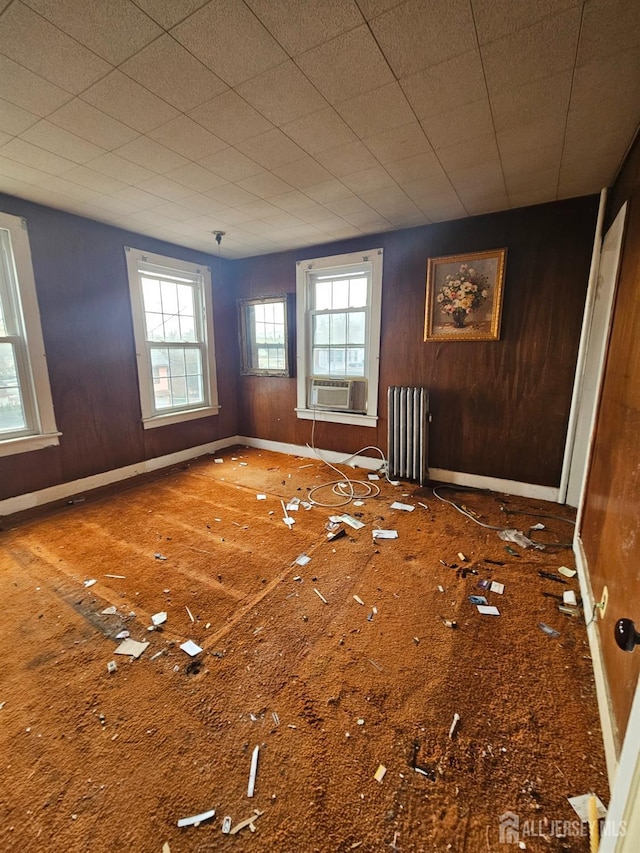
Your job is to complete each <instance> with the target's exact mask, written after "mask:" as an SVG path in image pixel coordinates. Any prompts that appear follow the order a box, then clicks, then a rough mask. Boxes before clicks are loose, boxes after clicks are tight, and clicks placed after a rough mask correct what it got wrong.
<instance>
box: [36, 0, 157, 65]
mask: <svg viewBox="0 0 640 853" xmlns="http://www.w3.org/2000/svg"><path fill="white" fill-rule="evenodd" d="M25 2H26V3H27V5H28V6H30V7H31V8H32V9H35V11H36V12H38V13H39V14H40V15H42V16H43V17H44V18H47V20H49V21H51V23H52V24H55V25H56V27H59V28H60V29H61V30H62V31H63V32H65V33H67V34H68V35H70V36H72V37H73V38H74V39H76V40H77V41H79V42H80V44H83V45H85V46H86V47H88V48H89V49H90V50H92V51H94V52H95V53H97V54H98V56H101V57H102V58H103V59H106V60H107V61H108V62H111V63H112V64H113V65H119V64H120V63H121V62H124V60H125V59H127V57H129V56H132V55H133V54H134V53H136V51H138V50H140V49H141V48H142V47H144V46H145V44H148V43H149V42H150V41H152V40H153V39H155V38H157V37H158V36H159V35H160V33H161V32H162V30H161V29H160V27H159V26H158V25H157V24H155V23H154V22H153V21H152V20H151V19H150V18H149V17H148V16H147V15H145V13H144V12H142V11H141V10H140V9H139V8H138V6H137V5H135V4H134V3H131V2H130V1H129V0H109V3H87V2H86V0H25Z"/></svg>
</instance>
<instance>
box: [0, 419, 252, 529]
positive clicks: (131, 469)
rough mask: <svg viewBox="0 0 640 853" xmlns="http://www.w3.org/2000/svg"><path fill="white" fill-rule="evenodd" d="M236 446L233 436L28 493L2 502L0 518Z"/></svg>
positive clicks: (236, 442)
mask: <svg viewBox="0 0 640 853" xmlns="http://www.w3.org/2000/svg"><path fill="white" fill-rule="evenodd" d="M239 443H240V439H239V438H238V436H237V435H233V436H229V438H220V439H218V440H217V441H210V442H208V443H207V444H200V445H198V446H197V447H189V448H187V449H186V450H179V451H177V452H176V453H169V454H167V455H166V456H156V457H155V458H154V459H146V460H144V461H142V462H136V463H135V464H134V465H126V466H125V467H124V468H114V469H113V470H112V471H104V472H103V473H102V474H93V475H92V476H90V477H83V478H82V479H80V480H72V481H71V482H69V483H60V484H59V485H57V486H49V488H47V489H40V491H38V492H29V493H28V494H26V495H16V497H14V498H6V499H5V500H3V501H0V516H3V515H11V514H12V513H14V512H22V511H23V510H26V509H34V508H35V507H39V506H44V505H45V504H48V503H52V502H53V501H59V500H64V498H69V497H72V496H73V495H78V494H82V492H88V491H91V489H99V488H100V487H101V486H109V485H111V484H112V483H118V482H120V481H121V480H128V479H129V478H130V477H137V476H139V475H140V474H148V473H150V472H151V471H157V470H158V469H160V468H169V467H170V466H171V465H178V464H179V463H180V462H187V461H188V460H189V459H195V458H196V457H197V456H203V455H204V454H205V453H215V452H216V451H217V450H221V449H222V448H224V447H231V446H232V445H234V444H239Z"/></svg>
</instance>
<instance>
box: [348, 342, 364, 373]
mask: <svg viewBox="0 0 640 853" xmlns="http://www.w3.org/2000/svg"><path fill="white" fill-rule="evenodd" d="M347 376H364V347H350V348H349V349H348V350H347Z"/></svg>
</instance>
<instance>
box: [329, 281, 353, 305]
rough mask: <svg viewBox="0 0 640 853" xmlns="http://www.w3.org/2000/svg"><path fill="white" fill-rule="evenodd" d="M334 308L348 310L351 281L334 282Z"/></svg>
mask: <svg viewBox="0 0 640 853" xmlns="http://www.w3.org/2000/svg"><path fill="white" fill-rule="evenodd" d="M332 295H333V299H332V304H331V307H332V308H334V309H335V308H348V307H349V279H339V280H338V281H334V282H333V289H332Z"/></svg>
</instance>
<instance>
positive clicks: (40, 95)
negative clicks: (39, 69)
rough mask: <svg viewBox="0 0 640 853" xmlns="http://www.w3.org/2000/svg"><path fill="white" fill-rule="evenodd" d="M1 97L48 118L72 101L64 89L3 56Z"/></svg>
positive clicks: (0, 70)
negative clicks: (50, 114) (58, 108)
mask: <svg viewBox="0 0 640 853" xmlns="http://www.w3.org/2000/svg"><path fill="white" fill-rule="evenodd" d="M0 97H2V98H5V99H6V100H7V101H9V103H11V104H15V105H16V106H18V107H22V109H24V110H29V111H30V112H32V113H35V114H36V115H38V116H46V115H48V114H49V113H50V112H52V111H53V110H55V109H56V108H57V107H61V106H62V105H63V104H64V103H66V102H67V101H70V100H71V95H70V94H69V93H68V92H65V91H64V89H61V88H60V87H59V86H55V85H54V84H53V83H49V81H48V80H44V79H43V78H42V77H39V76H38V75H37V74H34V73H33V72H32V71H29V69H28V68H23V66H22V65H18V63H17V62H14V61H13V60H12V59H9V58H8V57H6V56H2V55H1V54H0Z"/></svg>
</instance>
